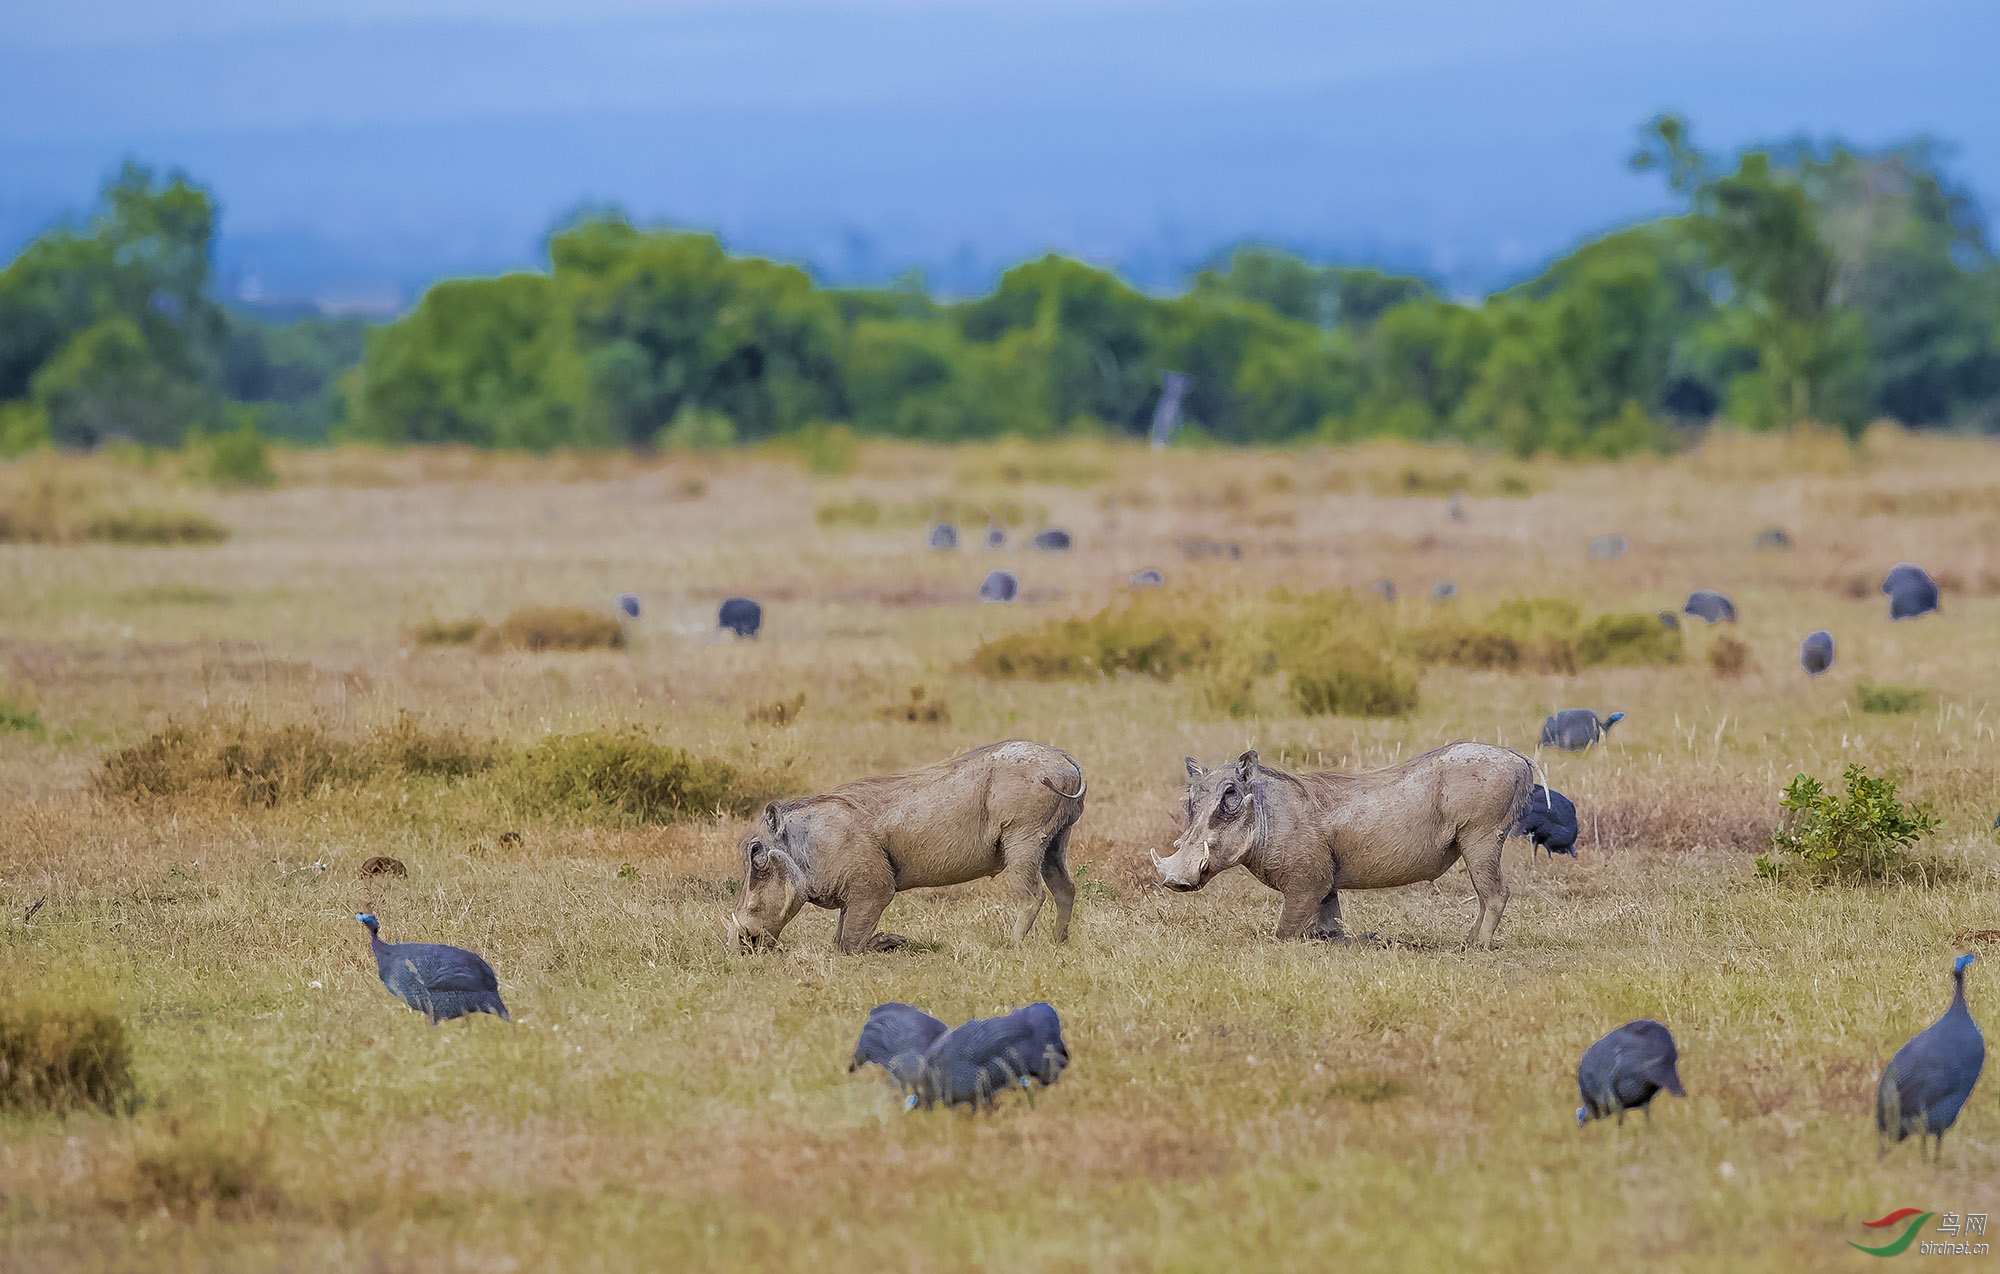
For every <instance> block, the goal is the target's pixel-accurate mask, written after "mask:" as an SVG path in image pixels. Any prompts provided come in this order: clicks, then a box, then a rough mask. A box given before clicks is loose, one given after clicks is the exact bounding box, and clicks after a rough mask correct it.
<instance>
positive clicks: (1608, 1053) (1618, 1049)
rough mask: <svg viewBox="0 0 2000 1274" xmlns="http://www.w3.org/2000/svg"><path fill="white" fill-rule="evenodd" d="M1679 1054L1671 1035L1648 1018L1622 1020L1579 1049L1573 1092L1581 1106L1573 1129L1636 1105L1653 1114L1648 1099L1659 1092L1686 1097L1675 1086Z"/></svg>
mask: <svg viewBox="0 0 2000 1274" xmlns="http://www.w3.org/2000/svg"><path fill="white" fill-rule="evenodd" d="M1679 1063H1680V1053H1679V1051H1678V1050H1677V1049H1675V1047H1674V1037H1673V1033H1672V1032H1671V1031H1669V1030H1667V1028H1666V1027H1664V1026H1662V1025H1660V1024H1659V1023H1658V1022H1655V1021H1654V1020H1653V1019H1651V1018H1640V1019H1639V1020H1638V1021H1636V1022H1627V1023H1626V1024H1625V1025H1623V1026H1621V1027H1619V1028H1618V1029H1617V1030H1615V1031H1613V1032H1611V1034H1609V1035H1607V1036H1605V1037H1604V1038H1603V1039H1601V1040H1599V1041H1597V1043H1595V1044H1592V1045H1591V1046H1590V1047H1589V1048H1587V1049H1585V1050H1584V1053H1583V1060H1582V1061H1580V1062H1578V1063H1577V1066H1576V1090H1577V1094H1578V1096H1580V1097H1581V1098H1582V1099H1583V1105H1581V1106H1579V1107H1577V1108H1576V1123H1577V1127H1579V1128H1581V1127H1582V1126H1583V1125H1585V1124H1587V1123H1589V1122H1590V1121H1591V1120H1593V1119H1603V1118H1604V1117H1605V1116H1607V1115H1616V1116H1617V1117H1618V1122H1619V1123H1621V1124H1622V1123H1624V1122H1625V1112H1626V1111H1628V1110H1632V1109H1634V1108H1635V1107H1636V1108H1637V1109H1640V1110H1643V1111H1645V1112H1646V1118H1647V1119H1648V1120H1649V1121H1650V1120H1651V1119H1652V1117H1653V1098H1654V1097H1656V1096H1658V1095H1659V1094H1660V1093H1661V1092H1662V1091H1663V1090H1664V1091H1666V1092H1669V1093H1672V1094H1673V1095H1674V1096H1676V1097H1685V1096H1687V1090H1686V1089H1684V1088H1682V1087H1681V1077H1680V1071H1679V1069H1678V1067H1679Z"/></svg>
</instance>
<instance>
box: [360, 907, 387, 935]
mask: <svg viewBox="0 0 2000 1274" xmlns="http://www.w3.org/2000/svg"><path fill="white" fill-rule="evenodd" d="M354 918H355V919H356V920H359V921H360V922H361V923H362V924H364V925H367V926H368V936H369V937H371V938H375V939H377V940H379V939H380V938H381V937H382V933H381V924H382V922H381V921H379V920H377V919H376V918H375V917H373V916H371V915H369V914H368V913H367V912H365V911H357V912H355V913H354Z"/></svg>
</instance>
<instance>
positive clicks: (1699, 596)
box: [1681, 588, 1736, 624]
mask: <svg viewBox="0 0 2000 1274" xmlns="http://www.w3.org/2000/svg"><path fill="white" fill-rule="evenodd" d="M1681 613H1682V614H1683V615H1692V616H1694V617H1695V618H1696V619H1699V620H1701V621H1703V622H1704V623H1709V624H1719V623H1721V622H1722V621H1724V620H1728V621H1729V622H1730V623H1732V624H1733V623H1735V622H1736V603H1735V602H1732V601H1730V600H1729V599H1728V598H1727V597H1724V596H1723V595H1722V594H1720V593H1718V592H1716V591H1715V590H1714V589H1712V588H1697V589H1696V590H1694V592H1692V593H1689V594H1688V596H1687V600H1686V601H1685V602H1683V603H1681Z"/></svg>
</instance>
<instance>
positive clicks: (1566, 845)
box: [1514, 783, 1577, 858]
mask: <svg viewBox="0 0 2000 1274" xmlns="http://www.w3.org/2000/svg"><path fill="white" fill-rule="evenodd" d="M1576 829H1577V823H1576V803H1575V802H1573V801H1571V800H1570V799H1569V798H1568V797H1567V796H1564V795H1563V794H1562V793H1561V792H1558V791H1556V790H1555V789H1554V788H1552V787H1549V786H1548V785H1547V784H1543V783H1537V784H1536V785H1535V786H1533V787H1531V788H1529V789H1528V804H1527V807H1526V808H1525V809H1523V810H1522V811H1521V817H1520V818H1518V819H1516V820H1515V821H1514V834H1515V835H1516V836H1525V837H1527V838H1528V839H1529V840H1531V841H1533V842H1534V843H1535V844H1537V845H1539V846H1541V847H1542V848H1543V849H1546V850H1547V851H1549V852H1550V853H1551V854H1568V855H1569V856H1570V857H1571V858H1575V857H1576Z"/></svg>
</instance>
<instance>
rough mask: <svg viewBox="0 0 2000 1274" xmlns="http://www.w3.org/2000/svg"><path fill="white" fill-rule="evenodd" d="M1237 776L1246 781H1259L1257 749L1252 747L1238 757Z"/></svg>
mask: <svg viewBox="0 0 2000 1274" xmlns="http://www.w3.org/2000/svg"><path fill="white" fill-rule="evenodd" d="M1236 777H1237V778H1238V779H1240V780H1242V781H1243V782H1245V783H1254V782H1256V781H1257V749H1255V748H1251V749H1250V750H1249V751H1248V752H1245V753H1244V754H1243V755H1242V756H1240V757H1237V758H1236Z"/></svg>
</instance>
